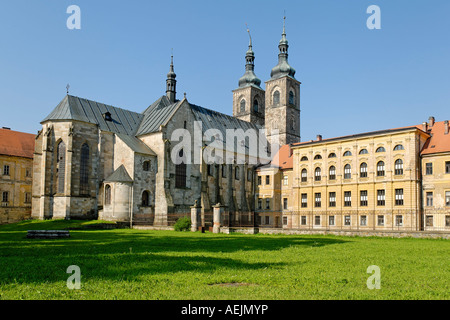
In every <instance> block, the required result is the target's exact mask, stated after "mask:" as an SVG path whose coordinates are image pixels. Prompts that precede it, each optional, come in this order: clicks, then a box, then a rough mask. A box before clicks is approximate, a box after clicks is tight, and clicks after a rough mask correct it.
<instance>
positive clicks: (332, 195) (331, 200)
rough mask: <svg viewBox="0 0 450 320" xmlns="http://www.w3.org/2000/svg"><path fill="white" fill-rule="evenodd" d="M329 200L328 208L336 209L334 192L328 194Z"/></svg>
mask: <svg viewBox="0 0 450 320" xmlns="http://www.w3.org/2000/svg"><path fill="white" fill-rule="evenodd" d="M329 198H330V202H329V206H330V207H336V192H330V195H329Z"/></svg>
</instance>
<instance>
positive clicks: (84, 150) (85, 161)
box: [80, 143, 89, 195]
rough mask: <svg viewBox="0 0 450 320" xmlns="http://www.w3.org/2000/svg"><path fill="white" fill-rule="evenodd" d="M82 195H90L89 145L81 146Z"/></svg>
mask: <svg viewBox="0 0 450 320" xmlns="http://www.w3.org/2000/svg"><path fill="white" fill-rule="evenodd" d="M80 195H89V145H88V144H87V143H84V144H83V145H82V146H81V161H80Z"/></svg>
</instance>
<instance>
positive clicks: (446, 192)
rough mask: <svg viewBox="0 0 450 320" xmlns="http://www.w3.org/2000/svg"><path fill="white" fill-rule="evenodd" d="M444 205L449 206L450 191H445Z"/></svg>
mask: <svg viewBox="0 0 450 320" xmlns="http://www.w3.org/2000/svg"><path fill="white" fill-rule="evenodd" d="M445 205H446V206H447V207H450V191H445Z"/></svg>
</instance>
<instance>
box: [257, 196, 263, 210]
mask: <svg viewBox="0 0 450 320" xmlns="http://www.w3.org/2000/svg"><path fill="white" fill-rule="evenodd" d="M258 210H262V199H261V198H259V199H258Z"/></svg>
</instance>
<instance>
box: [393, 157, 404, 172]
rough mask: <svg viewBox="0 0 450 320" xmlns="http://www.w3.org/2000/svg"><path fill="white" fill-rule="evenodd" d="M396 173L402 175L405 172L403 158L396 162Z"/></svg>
mask: <svg viewBox="0 0 450 320" xmlns="http://www.w3.org/2000/svg"><path fill="white" fill-rule="evenodd" d="M394 174H395V175H397V176H401V175H402V174H403V160H402V159H398V160H396V161H395V164H394Z"/></svg>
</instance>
